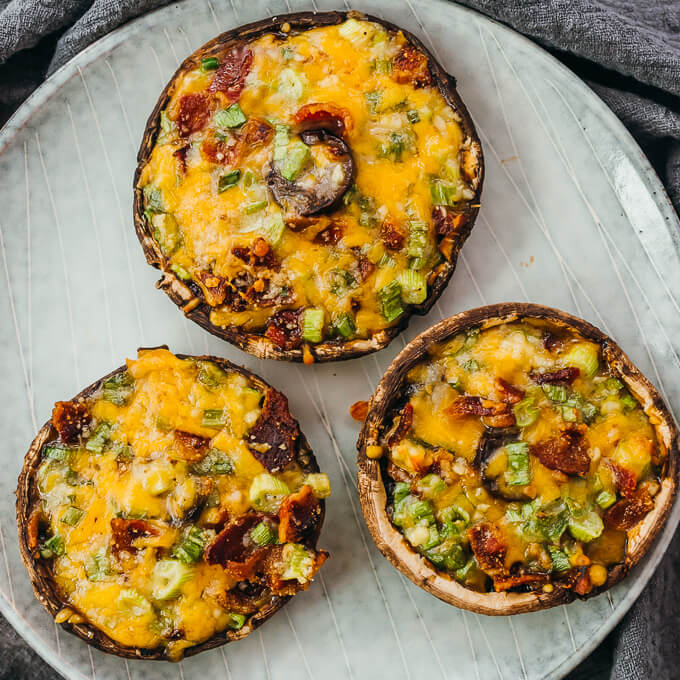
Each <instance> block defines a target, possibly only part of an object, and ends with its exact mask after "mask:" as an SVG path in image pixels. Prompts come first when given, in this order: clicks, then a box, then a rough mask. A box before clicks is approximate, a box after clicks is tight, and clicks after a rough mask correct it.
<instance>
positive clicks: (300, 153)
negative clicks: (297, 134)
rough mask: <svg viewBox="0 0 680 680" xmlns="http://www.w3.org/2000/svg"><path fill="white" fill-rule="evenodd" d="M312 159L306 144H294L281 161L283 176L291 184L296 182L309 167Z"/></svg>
mask: <svg viewBox="0 0 680 680" xmlns="http://www.w3.org/2000/svg"><path fill="white" fill-rule="evenodd" d="M310 157H311V152H310V150H309V147H308V146H307V145H306V144H305V143H304V142H300V141H298V142H293V143H292V144H291V145H290V146H289V147H288V148H287V149H286V151H285V153H284V155H283V158H282V159H281V161H280V170H281V175H282V177H283V178H284V179H287V180H288V181H289V182H292V181H294V180H295V179H296V178H297V176H298V175H299V174H300V173H301V172H302V169H303V168H304V167H305V165H307V162H308V161H309V159H310Z"/></svg>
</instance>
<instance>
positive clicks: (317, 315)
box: [302, 307, 325, 342]
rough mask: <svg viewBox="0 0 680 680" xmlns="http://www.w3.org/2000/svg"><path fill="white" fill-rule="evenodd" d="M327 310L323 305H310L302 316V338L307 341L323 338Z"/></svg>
mask: <svg viewBox="0 0 680 680" xmlns="http://www.w3.org/2000/svg"><path fill="white" fill-rule="evenodd" d="M324 319H325V312H324V310H323V308H322V307H308V308H307V309H305V311H304V316H303V317H302V339H303V340H306V341H307V342H321V340H323V324H324Z"/></svg>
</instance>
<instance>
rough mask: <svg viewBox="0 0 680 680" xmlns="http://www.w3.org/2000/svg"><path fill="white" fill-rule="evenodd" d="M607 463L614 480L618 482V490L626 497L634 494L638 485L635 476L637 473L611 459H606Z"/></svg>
mask: <svg viewBox="0 0 680 680" xmlns="http://www.w3.org/2000/svg"><path fill="white" fill-rule="evenodd" d="M606 465H607V467H608V468H609V469H610V470H611V471H612V474H613V476H614V482H615V483H616V490H617V491H618V492H619V493H620V494H621V495H622V496H625V497H626V498H628V497H630V496H632V495H633V494H634V493H635V487H636V486H637V477H636V476H635V473H634V472H633V471H632V470H628V469H627V468H624V467H622V466H621V465H617V464H616V463H613V462H612V461H610V460H608V461H606Z"/></svg>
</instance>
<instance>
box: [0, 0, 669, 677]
mask: <svg viewBox="0 0 680 680" xmlns="http://www.w3.org/2000/svg"><path fill="white" fill-rule="evenodd" d="M164 4H167V0H0V123H3V122H4V121H5V120H6V119H7V118H8V117H9V116H10V115H11V113H12V112H13V111H14V110H15V109H16V108H17V106H19V104H20V103H21V102H22V101H23V100H24V99H25V98H26V97H27V96H28V95H29V94H30V93H31V92H32V91H33V89H35V88H36V87H37V86H38V85H39V84H40V83H41V82H42V81H43V80H44V79H45V77H46V76H48V75H50V74H51V73H52V72H54V71H55V70H56V69H57V68H58V67H59V66H61V65H62V64H64V63H65V62H66V61H68V60H69V59H70V58H71V57H72V56H73V55H75V54H77V53H78V52H79V51H80V50H82V49H83V48H84V47H86V46H87V45H89V44H90V43H91V42H92V41H93V40H96V39H97V38H99V37H101V36H103V35H105V34H106V33H108V32H109V31H110V30H112V29H113V28H115V27H116V26H119V25H120V24H122V23H124V22H126V21H128V20H129V19H131V18H133V17H135V16H138V15H139V14H142V13H144V12H147V11H149V10H151V9H154V8H156V7H159V6H161V5H164ZM337 4H338V5H341V4H342V3H340V2H338V3H337ZM461 4H464V5H467V6H468V7H472V8H474V9H476V10H479V11H480V12H483V13H484V14H487V15H488V16H490V17H492V18H494V19H497V20H498V21H501V22H504V23H506V24H508V25H509V26H511V27H513V28H514V29H516V30H517V31H519V32H521V33H524V34H525V35H526V36H528V37H530V38H532V39H533V40H535V41H537V42H538V43H540V44H541V45H543V46H544V47H546V48H547V49H548V50H550V51H551V52H552V53H553V54H555V56H557V57H558V58H559V59H561V60H562V61H563V62H564V63H565V64H566V65H567V66H568V67H570V68H571V69H572V70H573V71H575V72H576V73H577V74H578V75H579V76H581V77H582V78H583V79H584V80H586V82H588V84H589V85H590V86H591V87H592V88H593V89H594V90H595V91H596V92H597V93H598V94H599V95H600V97H602V99H603V100H604V101H605V102H606V103H607V104H608V105H609V106H610V107H611V109H612V110H613V111H614V113H616V115H617V116H619V118H620V119H621V120H622V121H623V123H624V124H625V125H626V127H627V128H628V129H629V130H630V131H631V133H632V134H633V135H634V136H635V138H636V139H637V141H638V142H639V144H640V146H641V147H642V148H643V150H644V151H645V153H646V154H647V156H648V157H649V159H650V160H651V162H652V164H653V165H654V167H655V169H656V171H657V173H658V174H659V176H660V177H661V180H662V181H663V183H664V185H665V186H666V189H667V191H668V193H669V195H670V197H671V200H672V201H673V204H674V206H675V208H676V210H680V2H679V1H678V0H637V1H636V2H635V3H631V2H630V0H461ZM679 558H680V537H676V538H675V539H674V541H673V543H672V544H671V547H670V549H669V551H668V553H667V555H666V556H665V558H664V560H663V562H662V563H661V565H660V566H659V568H658V570H657V572H656V573H655V575H654V577H653V578H652V580H651V581H650V583H649V585H648V586H647V587H646V589H645V590H644V592H643V593H642V595H641V596H640V598H639V599H638V601H637V603H636V604H635V606H634V607H633V608H632V610H631V611H630V613H629V614H628V615H627V616H626V617H625V618H624V620H623V622H622V623H621V624H620V625H619V626H618V628H617V629H616V631H615V632H614V633H613V634H612V636H611V637H610V638H609V640H608V642H607V644H606V645H604V646H602V647H601V648H600V650H598V652H596V653H595V654H594V655H593V657H591V659H589V660H588V661H586V662H585V663H584V664H582V666H581V667H580V668H579V670H578V671H576V672H575V673H574V674H573V676H572V678H573V680H576V679H577V678H579V679H583V680H585V679H586V678H587V679H588V680H596V679H597V680H601V679H603V678H605V677H608V676H609V677H611V679H612V680H624V679H625V680H643V679H644V680H647V679H648V678H655V680H666V679H668V680H670V679H671V678H677V677H678V671H677V667H678V662H679V661H680V643H679V642H678V640H679V639H680V638H679V637H678V635H677V629H678V624H679V623H680V585H679V583H678V581H676V579H675V573H674V572H675V565H677V564H678V559H679ZM6 627H7V624H5V623H4V622H2V625H0V647H3V646H4V647H6V648H7V649H8V650H10V651H8V654H9V655H10V656H12V657H15V658H19V657H21V659H22V662H21V663H20V664H17V665H16V666H14V665H13V666H12V668H9V670H7V672H5V671H4V670H3V671H0V677H2V678H10V677H11V678H13V679H18V678H22V677H26V678H29V677H30V678H32V677H35V676H36V675H37V674H38V673H40V676H41V677H43V678H46V677H48V675H47V672H45V671H44V670H43V669H42V668H41V669H40V671H38V668H39V666H38V665H37V664H38V663H39V662H38V661H37V660H36V662H35V663H36V665H34V666H31V665H30V664H29V663H26V664H24V663H23V659H24V657H23V652H21V653H19V652H18V651H15V649H16V647H17V646H19V645H21V643H20V642H19V641H17V640H15V639H13V638H12V637H11V636H10V635H9V634H8V633H7V632H6V630H5V629H6ZM6 656H7V655H6ZM24 672H25V673H26V674H25V675H22V673H24ZM7 673H9V674H7Z"/></svg>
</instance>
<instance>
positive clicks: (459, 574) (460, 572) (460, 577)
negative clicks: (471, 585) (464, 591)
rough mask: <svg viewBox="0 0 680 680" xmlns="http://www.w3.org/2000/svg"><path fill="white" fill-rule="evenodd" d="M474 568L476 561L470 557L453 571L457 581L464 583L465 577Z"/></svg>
mask: <svg viewBox="0 0 680 680" xmlns="http://www.w3.org/2000/svg"><path fill="white" fill-rule="evenodd" d="M475 568H476V563H475V561H474V559H472V558H470V559H469V560H468V561H467V563H466V564H465V566H464V567H461V568H460V569H457V570H456V571H455V573H454V576H455V577H456V580H457V581H461V582H463V583H465V581H466V580H467V577H468V576H469V575H470V572H471V571H474V569H475Z"/></svg>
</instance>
